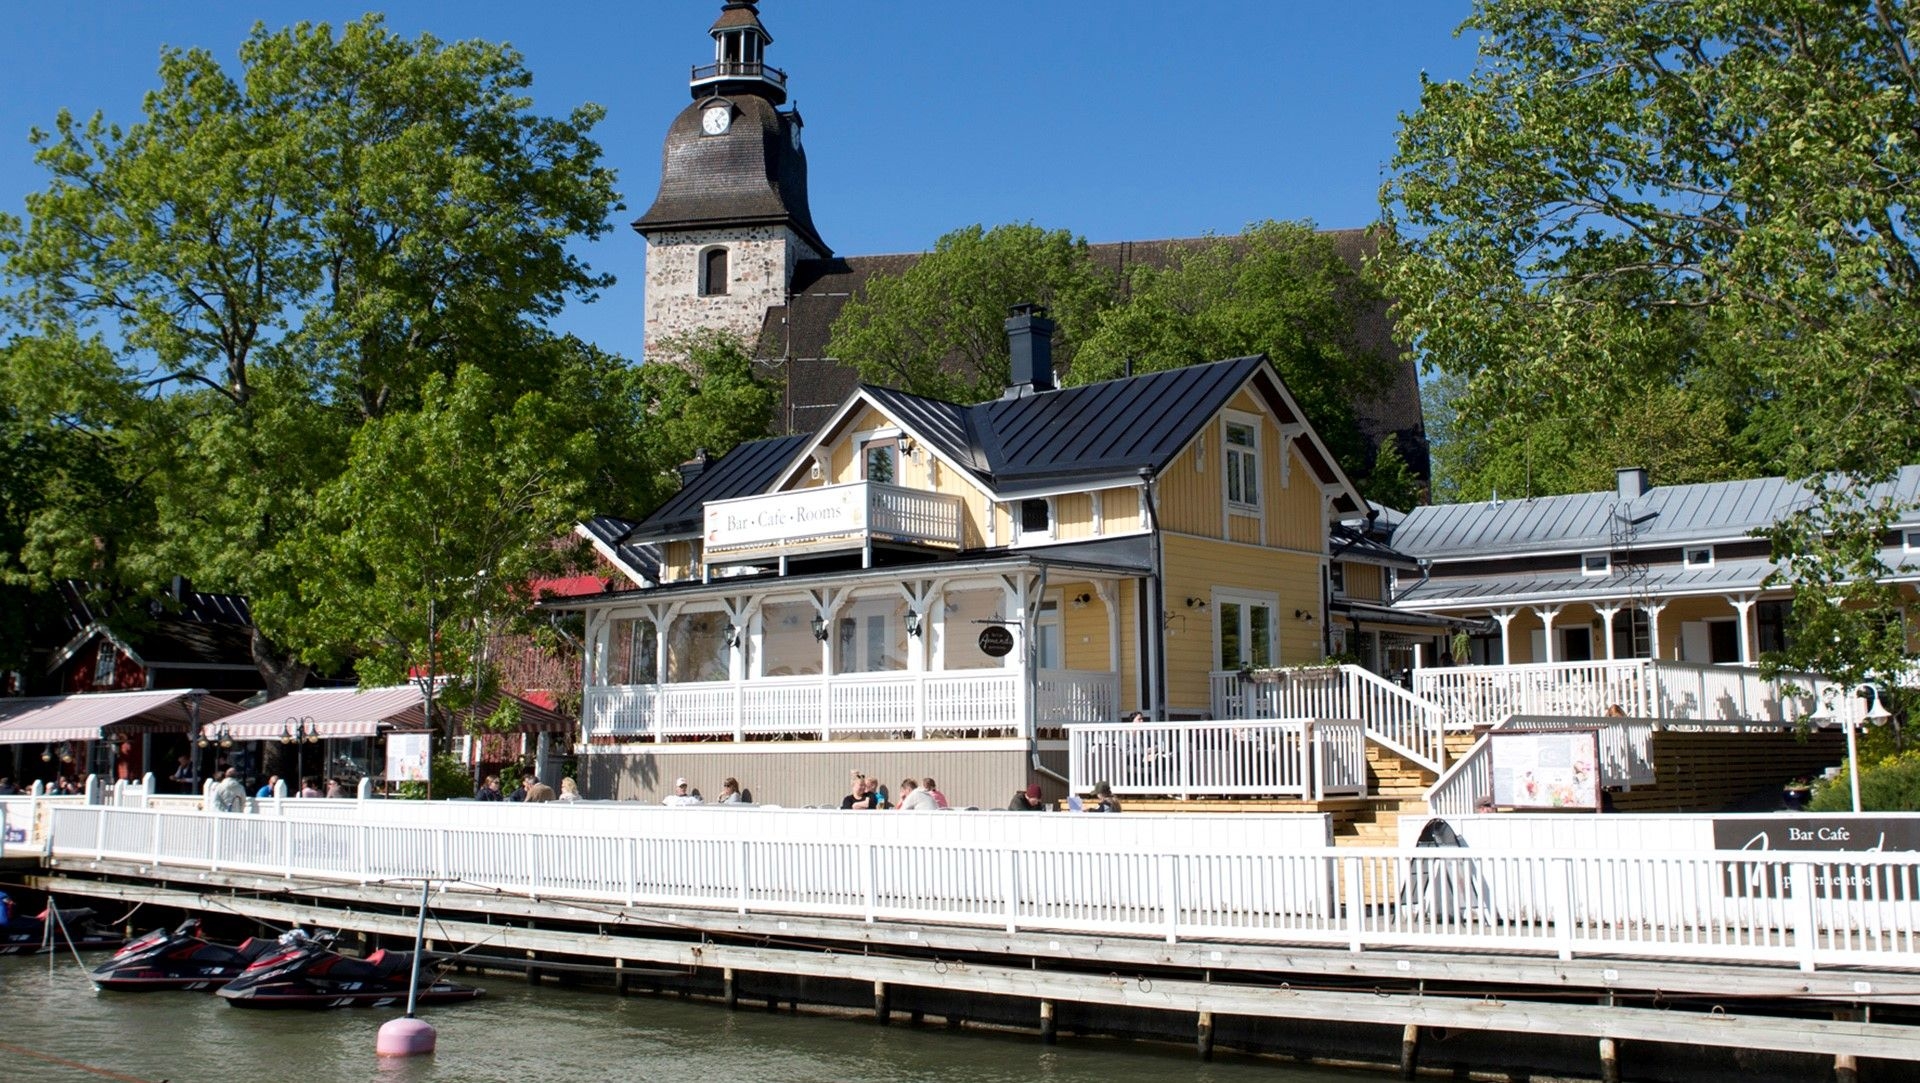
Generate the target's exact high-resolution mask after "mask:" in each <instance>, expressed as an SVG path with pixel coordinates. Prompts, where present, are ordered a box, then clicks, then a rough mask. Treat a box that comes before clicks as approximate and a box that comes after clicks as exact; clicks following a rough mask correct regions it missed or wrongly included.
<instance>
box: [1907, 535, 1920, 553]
mask: <svg viewBox="0 0 1920 1083" xmlns="http://www.w3.org/2000/svg"><path fill="white" fill-rule="evenodd" d="M1903 536H1904V537H1905V539H1906V549H1907V552H1909V553H1920V530H1909V531H1906V532H1905V534H1904V535H1903Z"/></svg>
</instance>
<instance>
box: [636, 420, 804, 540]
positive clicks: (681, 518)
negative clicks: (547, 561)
mask: <svg viewBox="0 0 1920 1083" xmlns="http://www.w3.org/2000/svg"><path fill="white" fill-rule="evenodd" d="M812 438H813V437H812V436H811V435H810V434H805V433H803V434H801V435H799V436H776V437H773V438H771V439H767V440H755V441H752V442H751V443H746V444H741V445H740V446H739V447H737V448H734V449H733V450H732V451H729V452H727V453H726V454H725V455H722V456H720V457H719V458H718V459H715V460H713V461H712V462H710V463H708V464H707V467H706V469H705V470H702V471H701V472H700V473H699V475H698V476H696V477H695V478H694V479H693V480H692V481H691V482H689V483H687V485H685V486H684V487H683V488H681V490H680V491H679V492H677V493H675V494H673V496H672V498H670V499H669V500H668V501H667V502H666V503H664V504H662V505H660V506H659V507H658V508H656V509H654V511H653V513H652V514H651V515H648V516H647V517H646V518H645V519H642V520H640V523H639V525H638V526H636V527H634V529H633V531H632V532H631V537H632V538H634V539H642V538H661V537H667V536H670V535H675V534H698V533H700V531H701V530H703V529H704V528H705V521H704V511H703V510H702V509H703V508H705V506H706V503H707V501H709V500H731V499H733V498H734V497H737V496H752V495H753V494H755V493H759V492H764V491H766V487H767V485H768V483H769V482H770V481H771V480H772V478H773V476H774V474H775V473H777V472H778V471H779V469H780V467H782V466H784V465H786V463H787V460H789V459H791V458H793V456H794V454H795V453H796V452H798V451H799V449H800V448H801V447H803V446H805V445H806V443H807V442H808V441H809V440H811V439H812Z"/></svg>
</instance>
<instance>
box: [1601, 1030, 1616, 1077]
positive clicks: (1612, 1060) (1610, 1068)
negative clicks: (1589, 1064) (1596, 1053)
mask: <svg viewBox="0 0 1920 1083" xmlns="http://www.w3.org/2000/svg"><path fill="white" fill-rule="evenodd" d="M1600 1083H1620V1048H1619V1046H1618V1045H1617V1044H1616V1043H1615V1042H1614V1040H1613V1039H1612V1038H1602V1039H1600Z"/></svg>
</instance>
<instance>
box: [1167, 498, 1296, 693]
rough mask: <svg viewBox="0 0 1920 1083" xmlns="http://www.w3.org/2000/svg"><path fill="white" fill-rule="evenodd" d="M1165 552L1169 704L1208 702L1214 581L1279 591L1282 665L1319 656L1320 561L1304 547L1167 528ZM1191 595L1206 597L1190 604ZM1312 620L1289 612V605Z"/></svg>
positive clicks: (1277, 613) (1277, 614)
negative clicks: (1289, 549)
mask: <svg viewBox="0 0 1920 1083" xmlns="http://www.w3.org/2000/svg"><path fill="white" fill-rule="evenodd" d="M1161 544H1162V547H1163V552H1164V553H1165V557H1166V564H1165V573H1164V582H1165V584H1166V600H1167V606H1166V608H1167V612H1168V613H1170V614H1172V615H1173V618H1172V620H1170V621H1169V622H1168V626H1167V630H1166V644H1167V705H1168V707H1169V709H1172V710H1177V711H1196V710H1206V709H1207V708H1208V707H1209V706H1210V705H1211V699H1212V687H1211V685H1210V684H1209V681H1208V676H1209V674H1211V673H1212V672H1213V668H1214V663H1215V658H1214V634H1213V620H1214V608H1213V605H1212V602H1213V590H1214V588H1215V587H1226V588H1238V589H1241V590H1249V591H1261V592H1265V593H1271V594H1274V595H1276V596H1277V601H1276V604H1275V614H1274V615H1275V618H1276V619H1275V622H1274V624H1275V629H1274V630H1275V632H1276V634H1277V636H1278V639H1279V652H1280V657H1279V658H1278V659H1277V661H1278V662H1279V664H1281V665H1305V664H1307V663H1310V662H1317V661H1319V660H1320V659H1321V658H1322V657H1323V655H1324V652H1323V651H1322V649H1321V638H1320V637H1321V633H1322V628H1321V622H1322V615H1321V612H1320V567H1321V566H1320V560H1319V558H1318V557H1315V556H1313V555H1311V554H1306V553H1284V552H1276V551H1274V550H1271V549H1261V548H1259V547H1257V546H1250V545H1233V544H1229V543H1225V542H1220V541H1216V540H1212V539H1207V538H1193V537H1185V536H1180V535H1172V536H1168V537H1166V538H1163V539H1162V543H1161ZM1188 598H1194V599H1196V600H1202V601H1205V602H1207V603H1208V605H1207V608H1206V609H1204V610H1203V609H1200V608H1198V607H1190V606H1188V605H1187V604H1186V600H1187V599H1188ZM1295 610H1299V611H1300V612H1302V613H1306V614H1311V615H1312V616H1313V619H1312V620H1296V619H1294V616H1293V614H1294V611H1295Z"/></svg>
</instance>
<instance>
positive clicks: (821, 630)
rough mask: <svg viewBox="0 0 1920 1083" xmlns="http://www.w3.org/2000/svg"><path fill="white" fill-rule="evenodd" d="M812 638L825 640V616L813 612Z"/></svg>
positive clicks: (823, 641)
mask: <svg viewBox="0 0 1920 1083" xmlns="http://www.w3.org/2000/svg"><path fill="white" fill-rule="evenodd" d="M813 638H815V639H817V640H819V641H820V642H822V643H825V642H826V641H827V618H825V617H823V616H820V615H819V614H817V613H816V614H814V618H813Z"/></svg>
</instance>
